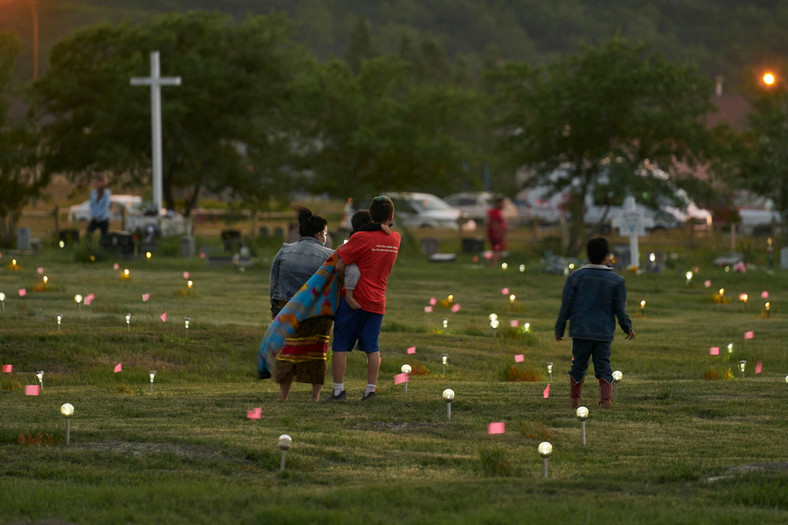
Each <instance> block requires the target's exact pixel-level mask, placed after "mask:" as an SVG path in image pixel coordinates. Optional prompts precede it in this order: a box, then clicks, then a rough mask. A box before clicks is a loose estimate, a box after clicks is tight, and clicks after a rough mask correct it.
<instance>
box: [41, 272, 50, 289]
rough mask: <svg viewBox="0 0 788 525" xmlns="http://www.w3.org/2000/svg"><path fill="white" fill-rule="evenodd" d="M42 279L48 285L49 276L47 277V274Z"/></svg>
mask: <svg viewBox="0 0 788 525" xmlns="http://www.w3.org/2000/svg"><path fill="white" fill-rule="evenodd" d="M41 280H42V281H44V286H46V285H47V283H48V282H49V277H47V276H46V275H45V276H43V277H42V278H41Z"/></svg>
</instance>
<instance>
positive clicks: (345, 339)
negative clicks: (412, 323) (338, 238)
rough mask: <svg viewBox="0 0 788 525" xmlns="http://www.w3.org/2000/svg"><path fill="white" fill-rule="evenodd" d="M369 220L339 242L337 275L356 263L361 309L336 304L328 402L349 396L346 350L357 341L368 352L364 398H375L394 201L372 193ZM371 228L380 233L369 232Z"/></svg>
mask: <svg viewBox="0 0 788 525" xmlns="http://www.w3.org/2000/svg"><path fill="white" fill-rule="evenodd" d="M369 215H370V218H371V219H372V223H371V224H369V225H367V226H366V227H362V228H361V229H360V231H357V232H356V233H355V234H353V235H352V236H351V237H350V239H348V242H347V243H345V244H344V245H342V246H340V247H339V248H338V249H337V251H336V254H337V256H338V257H339V260H338V261H337V265H336V269H337V273H338V274H339V275H340V276H341V277H344V276H345V269H346V265H350V264H353V263H355V264H357V265H358V268H359V270H360V272H361V276H360V278H359V281H358V285H357V286H356V288H355V290H354V294H353V296H354V299H355V301H357V302H358V304H359V306H360V308H358V309H353V308H351V306H350V305H349V304H348V302H347V300H346V299H345V298H343V299H342V300H341V301H340V303H339V308H338V309H337V312H336V317H335V320H334V342H333V344H332V345H331V350H332V360H333V361H332V375H333V378H334V391H333V393H332V394H331V397H330V398H328V399H327V401H340V400H343V401H344V400H347V393H346V392H345V383H344V381H345V369H346V366H347V354H348V352H351V351H352V350H353V348H354V347H355V346H356V342H358V348H359V349H360V350H362V351H363V352H365V353H366V354H367V386H366V388H365V389H364V395H363V396H362V398H361V400H362V401H367V400H370V399H372V398H374V397H375V395H376V394H375V390H376V389H377V382H378V372H379V371H380V348H379V344H378V339H379V337H380V327H381V324H382V322H383V314H384V313H386V285H387V283H388V277H389V274H390V273H391V269H392V268H393V267H394V262H395V261H396V260H397V254H398V252H399V246H400V241H401V239H400V235H399V233H397V232H388V233H387V232H386V231H383V228H384V227H385V228H386V229H387V228H388V227H389V226H390V225H391V223H392V222H393V220H394V203H393V202H392V201H391V199H389V198H388V197H386V196H380V197H375V198H374V199H373V200H372V203H371V204H370V205H369ZM368 228H370V229H371V228H374V229H377V230H378V231H367V229H368Z"/></svg>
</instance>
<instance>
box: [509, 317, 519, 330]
mask: <svg viewBox="0 0 788 525" xmlns="http://www.w3.org/2000/svg"><path fill="white" fill-rule="evenodd" d="M509 326H511V327H512V328H517V327H518V326H520V321H518V320H517V319H512V320H511V321H509Z"/></svg>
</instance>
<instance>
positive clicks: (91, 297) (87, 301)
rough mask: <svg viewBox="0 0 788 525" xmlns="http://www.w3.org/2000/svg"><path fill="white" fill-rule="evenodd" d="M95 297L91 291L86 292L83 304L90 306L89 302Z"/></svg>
mask: <svg viewBox="0 0 788 525" xmlns="http://www.w3.org/2000/svg"><path fill="white" fill-rule="evenodd" d="M95 298H96V296H95V295H93V294H92V293H91V294H88V295H86V296H85V306H90V303H92V302H93V299H95Z"/></svg>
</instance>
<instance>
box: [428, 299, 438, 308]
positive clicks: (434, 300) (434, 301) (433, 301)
mask: <svg viewBox="0 0 788 525" xmlns="http://www.w3.org/2000/svg"><path fill="white" fill-rule="evenodd" d="M436 304H438V300H437V299H435V298H434V297H430V306H435V305H436Z"/></svg>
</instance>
